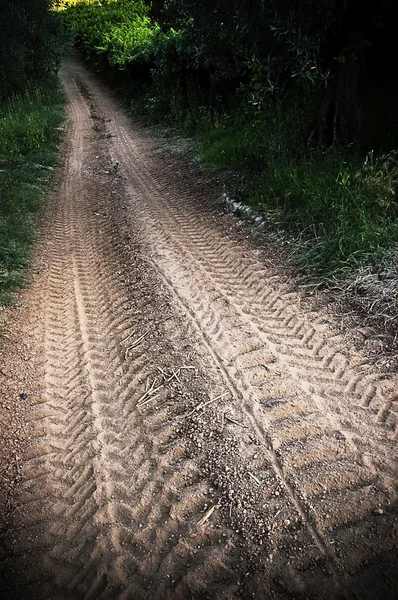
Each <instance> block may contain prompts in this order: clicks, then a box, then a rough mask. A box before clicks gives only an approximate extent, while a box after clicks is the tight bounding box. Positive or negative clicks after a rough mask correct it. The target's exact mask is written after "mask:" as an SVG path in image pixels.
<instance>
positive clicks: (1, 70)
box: [0, 0, 67, 97]
mask: <svg viewBox="0 0 398 600" xmlns="http://www.w3.org/2000/svg"><path fill="white" fill-rule="evenodd" d="M49 4H50V3H49V1H48V0H19V1H18V2H15V1H14V0H2V2H1V9H0V31H1V36H0V95H1V96H3V97H4V96H6V95H8V94H10V93H11V92H14V91H21V90H23V89H24V88H25V87H26V84H27V81H31V80H39V79H43V78H45V77H46V75H47V74H48V73H51V72H53V71H54V70H55V69H56V68H57V67H58V65H59V62H60V59H61V56H62V53H63V52H64V48H65V43H66V39H67V38H66V34H65V30H64V28H63V27H62V23H61V21H60V19H59V18H58V15H56V14H54V13H52V12H50V10H49Z"/></svg>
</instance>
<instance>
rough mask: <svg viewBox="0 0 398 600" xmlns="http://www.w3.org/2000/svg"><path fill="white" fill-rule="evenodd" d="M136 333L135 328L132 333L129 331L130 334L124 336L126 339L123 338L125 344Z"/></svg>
mask: <svg viewBox="0 0 398 600" xmlns="http://www.w3.org/2000/svg"><path fill="white" fill-rule="evenodd" d="M134 334H135V329H133V331H132V332H131V333H129V335H128V336H127V337H126V338H124V340H122V342H121V343H122V344H124V343H125V342H127V340H129V339H130V338H131V337H133V335H134Z"/></svg>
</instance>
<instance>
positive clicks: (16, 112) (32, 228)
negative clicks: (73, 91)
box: [0, 78, 64, 304]
mask: <svg viewBox="0 0 398 600" xmlns="http://www.w3.org/2000/svg"><path fill="white" fill-rule="evenodd" d="M63 105H64V98H63V94H62V93H61V91H60V88H59V85H58V81H57V80H56V79H55V78H54V80H51V81H47V82H46V84H45V85H44V84H41V85H32V86H31V87H30V88H29V89H27V90H26V92H25V93H24V94H21V95H14V96H12V97H11V98H9V99H8V100H7V101H6V102H3V103H2V104H0V304H6V303H9V302H10V301H11V300H12V292H13V291H14V290H15V289H16V287H17V286H19V285H21V284H22V283H23V282H24V280H25V276H26V275H25V272H26V271H25V270H26V267H27V265H28V260H29V250H30V247H31V245H32V243H33V241H34V240H35V237H36V224H37V218H38V216H39V214H40V211H41V210H42V208H43V203H44V192H45V190H46V189H47V187H48V184H49V181H50V179H51V174H52V170H53V167H54V166H55V165H56V163H57V147H58V143H59V139H60V133H61V125H62V122H63V119H64V110H63Z"/></svg>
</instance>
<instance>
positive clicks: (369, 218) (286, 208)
mask: <svg viewBox="0 0 398 600" xmlns="http://www.w3.org/2000/svg"><path fill="white" fill-rule="evenodd" d="M287 112H288V111H287V110H286V111H285V115H286V113H287ZM299 123H300V121H299V120H298V121H294V120H293V119H286V118H285V121H284V122H283V120H282V119H276V120H275V119H274V118H271V117H270V116H267V115H265V116H264V117H263V120H262V122H261V121H259V119H257V120H254V121H252V122H251V123H250V122H249V123H248V122H247V121H246V120H245V119H243V118H242V117H237V118H231V117H228V118H227V119H226V120H225V121H223V122H222V123H221V124H215V127H214V128H213V129H212V130H208V132H207V133H206V135H205V136H204V139H203V142H202V146H201V149H202V157H203V160H204V162H205V163H206V164H207V166H208V167H209V168H211V169H214V170H217V171H222V170H231V169H232V170H239V171H241V174H242V176H241V179H240V184H239V186H238V187H237V186H236V184H235V183H234V182H235V179H234V178H231V179H230V181H231V182H232V185H231V186H230V189H228V192H229V195H232V196H233V197H235V198H236V199H237V200H238V201H240V202H243V203H245V204H248V205H250V206H251V207H252V208H253V209H254V210H255V211H256V212H257V213H258V214H260V215H263V216H264V217H265V218H266V219H268V221H269V222H271V223H273V224H277V225H278V226H283V227H284V228H287V229H288V230H290V231H291V232H293V234H294V235H295V236H296V237H297V238H298V240H299V243H298V244H297V246H296V250H295V252H294V254H293V259H294V261H295V262H296V264H297V265H298V266H299V267H300V269H302V270H303V271H305V272H306V273H308V274H312V275H314V276H317V277H318V278H319V277H321V278H324V279H327V278H331V277H339V276H343V275H344V274H345V273H346V272H347V270H350V271H352V270H355V269H356V268H360V267H361V266H363V265H364V264H366V263H369V262H372V261H377V259H378V257H379V256H380V255H382V254H383V252H384V251H387V250H388V249H391V248H392V247H394V246H395V245H396V244H397V243H398V221H397V217H398V203H397V198H396V192H397V189H398V152H396V151H392V152H390V153H388V154H384V155H380V156H378V157H375V156H374V155H373V153H372V152H371V153H369V154H368V155H367V156H366V157H361V156H358V155H356V156H353V155H344V154H343V153H342V152H338V151H336V150H327V151H320V150H318V149H316V150H312V151H311V150H306V151H299V152H297V148H298V146H299V140H300V138H301V137H302V135H303V132H301V131H300V125H299ZM234 186H235V187H234Z"/></svg>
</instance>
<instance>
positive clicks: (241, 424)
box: [224, 414, 248, 429]
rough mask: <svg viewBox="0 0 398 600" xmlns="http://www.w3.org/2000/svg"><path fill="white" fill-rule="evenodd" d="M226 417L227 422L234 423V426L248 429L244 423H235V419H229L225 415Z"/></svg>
mask: <svg viewBox="0 0 398 600" xmlns="http://www.w3.org/2000/svg"><path fill="white" fill-rule="evenodd" d="M224 417H225V418H226V419H227V421H229V422H230V423H234V425H240V426H241V427H244V428H245V429H248V427H247V425H244V424H243V423H239V421H235V420H234V419H231V417H228V415H226V414H224Z"/></svg>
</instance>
